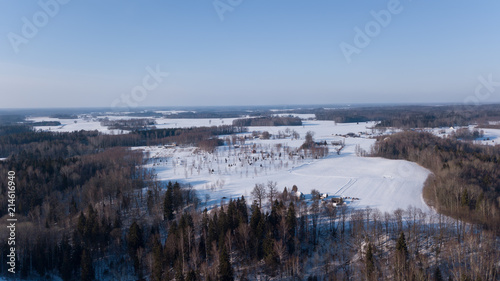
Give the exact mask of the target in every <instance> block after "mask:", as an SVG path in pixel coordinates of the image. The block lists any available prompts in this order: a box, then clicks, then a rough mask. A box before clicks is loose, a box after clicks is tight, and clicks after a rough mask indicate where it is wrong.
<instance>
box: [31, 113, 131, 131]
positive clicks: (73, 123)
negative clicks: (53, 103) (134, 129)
mask: <svg viewBox="0 0 500 281" xmlns="http://www.w3.org/2000/svg"><path fill="white" fill-rule="evenodd" d="M26 120H27V121H33V122H42V121H59V122H60V123H61V125H59V126H34V127H33V128H34V129H35V130H42V131H51V132H74V131H80V130H85V131H94V130H97V131H99V132H102V133H106V134H120V133H127V132H126V131H123V130H109V129H108V128H107V127H105V126H102V125H101V122H100V121H99V120H97V119H95V118H77V119H61V118H50V117H30V118H26Z"/></svg>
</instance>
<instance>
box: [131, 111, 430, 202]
mask: <svg viewBox="0 0 500 281" xmlns="http://www.w3.org/2000/svg"><path fill="white" fill-rule="evenodd" d="M373 125H375V123H373V122H369V123H360V124H354V123H353V124H335V122H332V121H304V125H303V126H292V127H288V128H289V130H290V131H292V130H295V131H296V132H297V133H299V134H300V139H298V140H297V139H294V140H292V139H291V138H284V139H269V140H262V139H253V138H248V139H247V140H246V141H245V143H244V144H241V145H238V147H236V148H235V147H233V146H228V145H226V146H223V147H219V148H218V149H217V151H215V152H214V153H213V154H210V153H206V152H203V151H200V150H197V149H196V148H190V147H183V148H181V147H169V148H165V147H157V146H155V147H142V148H141V149H143V150H144V151H145V153H146V155H148V157H149V159H150V161H149V163H148V164H147V166H148V167H149V168H153V169H155V170H156V172H157V173H158V178H159V179H161V180H164V181H179V182H182V183H186V184H191V185H192V186H193V187H194V188H195V189H197V191H198V192H199V196H200V198H201V199H202V201H205V200H206V199H208V204H218V203H220V200H221V199H222V198H223V197H225V198H227V199H229V198H236V197H239V196H241V195H244V196H245V197H246V198H247V200H248V199H250V200H248V201H249V202H251V199H252V198H251V191H252V189H253V187H254V185H255V184H256V183H264V184H265V183H267V182H268V181H274V182H277V184H278V189H279V190H283V188H284V187H285V186H286V187H287V188H288V189H291V187H292V186H293V185H297V187H298V188H299V191H300V192H302V193H304V194H305V200H308V199H310V197H311V195H310V193H311V190H312V189H316V190H318V191H319V192H321V193H328V194H329V196H330V197H332V196H336V197H348V199H347V202H348V204H349V205H351V206H354V207H363V208H364V207H370V208H378V209H379V210H381V211H382V212H384V211H388V212H391V211H394V210H396V209H398V208H402V209H406V208H407V207H408V206H414V207H417V208H420V209H422V210H423V211H426V212H430V211H431V210H430V208H429V207H428V206H427V205H426V204H425V203H424V202H423V199H422V196H421V193H422V187H423V184H424V182H425V180H426V179H427V176H428V175H429V173H430V172H429V171H428V170H426V169H424V168H422V167H420V166H418V165H417V164H414V163H411V162H407V161H402V160H388V159H382V158H371V157H360V156H357V153H356V150H359V148H362V149H364V150H366V151H369V150H370V147H371V146H372V145H373V144H374V143H375V140H374V139H372V138H371V137H372V136H373V135H372V130H371V127H372V126H373ZM249 130H250V131H254V130H255V131H264V130H266V131H269V132H270V133H271V134H273V135H277V134H278V132H280V131H281V132H285V131H287V127H250V128H249ZM307 131H312V132H314V138H315V141H327V143H328V144H329V145H328V146H329V151H330V152H329V154H328V155H327V157H325V158H320V159H312V158H310V157H307V156H304V155H302V153H301V152H300V151H299V152H296V148H297V147H299V146H300V145H301V144H302V143H303V142H304V137H305V134H306V132H307ZM348 133H354V134H356V135H358V136H356V137H344V136H343V135H346V134H348ZM245 135H246V136H247V137H249V136H250V133H247V134H240V135H239V136H245ZM332 141H345V147H344V148H343V149H342V151H341V153H340V155H338V154H337V152H336V148H338V146H334V145H332V144H331V142H332ZM357 147H358V148H357ZM303 156H304V157H303ZM205 194H207V195H208V196H209V198H206V195H205ZM352 198H356V199H355V200H352Z"/></svg>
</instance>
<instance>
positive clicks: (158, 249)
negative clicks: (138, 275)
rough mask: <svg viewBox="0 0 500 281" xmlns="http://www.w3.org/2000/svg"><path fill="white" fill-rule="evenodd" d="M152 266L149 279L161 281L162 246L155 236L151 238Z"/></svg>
mask: <svg viewBox="0 0 500 281" xmlns="http://www.w3.org/2000/svg"><path fill="white" fill-rule="evenodd" d="M153 239H154V240H153V268H152V270H151V271H152V276H151V279H152V280H154V281H161V280H162V274H163V248H162V245H161V243H160V241H159V240H158V238H157V237H155V238H153Z"/></svg>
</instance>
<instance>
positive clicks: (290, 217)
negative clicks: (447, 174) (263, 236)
mask: <svg viewBox="0 0 500 281" xmlns="http://www.w3.org/2000/svg"><path fill="white" fill-rule="evenodd" d="M286 229H287V235H286V245H287V249H288V253H290V254H293V252H294V251H295V232H296V229H297V217H296V216H295V205H294V204H293V203H292V202H290V205H289V206H288V211H287V214H286Z"/></svg>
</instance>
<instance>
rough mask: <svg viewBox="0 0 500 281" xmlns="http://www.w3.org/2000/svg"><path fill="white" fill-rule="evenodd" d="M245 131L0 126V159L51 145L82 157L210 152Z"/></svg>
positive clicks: (232, 129) (225, 129)
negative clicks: (166, 149)
mask: <svg viewBox="0 0 500 281" xmlns="http://www.w3.org/2000/svg"><path fill="white" fill-rule="evenodd" d="M244 131H246V128H238V127H235V126H230V125H223V126H212V127H195V128H179V129H149V130H136V131H132V132H130V133H128V134H122V135H107V134H102V133H99V132H98V131H83V130H82V131H78V132H64V133H57V132H44V131H37V132H34V131H32V127H30V126H27V125H17V126H0V157H8V156H9V155H11V154H16V153H19V152H20V151H22V150H23V149H24V148H25V146H28V147H29V146H36V145H38V144H39V143H46V142H53V143H57V144H66V145H74V146H75V149H76V151H79V153H83V150H85V149H105V148H110V147H116V146H145V145H148V146H149V145H166V144H172V143H174V142H175V143H177V144H179V145H193V146H199V147H200V148H203V149H206V150H213V149H214V148H215V147H217V146H219V145H222V144H223V141H222V140H220V139H219V138H218V136H220V135H231V134H235V133H241V132H244ZM33 150H34V149H33Z"/></svg>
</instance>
